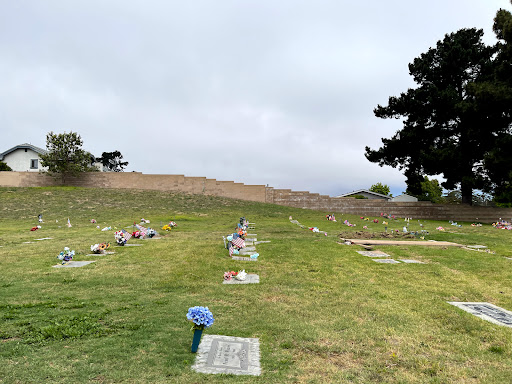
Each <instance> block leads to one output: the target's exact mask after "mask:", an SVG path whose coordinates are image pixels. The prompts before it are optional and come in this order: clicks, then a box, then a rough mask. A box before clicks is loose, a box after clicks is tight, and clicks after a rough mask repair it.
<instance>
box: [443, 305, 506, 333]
mask: <svg viewBox="0 0 512 384" xmlns="http://www.w3.org/2000/svg"><path fill="white" fill-rule="evenodd" d="M448 304H451V305H454V306H456V307H458V308H460V309H462V310H463V311H466V312H468V313H471V314H472V315H475V316H477V317H480V318H481V319H484V320H487V321H490V322H491V323H494V324H498V325H503V326H505V327H511V328H512V312H510V311H507V310H506V309H503V308H500V307H497V306H496V305H493V304H491V303H464V302H456V301H448Z"/></svg>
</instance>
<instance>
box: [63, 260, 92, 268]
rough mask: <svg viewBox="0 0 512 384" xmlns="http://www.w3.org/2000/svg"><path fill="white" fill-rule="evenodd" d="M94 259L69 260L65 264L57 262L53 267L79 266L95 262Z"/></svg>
mask: <svg viewBox="0 0 512 384" xmlns="http://www.w3.org/2000/svg"><path fill="white" fill-rule="evenodd" d="M95 262H96V260H94V261H70V262H68V263H67V264H57V265H54V266H53V268H80V267H83V266H85V265H87V264H91V263H95Z"/></svg>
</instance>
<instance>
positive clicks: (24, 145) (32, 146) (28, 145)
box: [0, 143, 47, 161]
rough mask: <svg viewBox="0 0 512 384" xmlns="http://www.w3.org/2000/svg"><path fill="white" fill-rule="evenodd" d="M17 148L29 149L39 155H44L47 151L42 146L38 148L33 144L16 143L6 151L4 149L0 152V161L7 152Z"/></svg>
mask: <svg viewBox="0 0 512 384" xmlns="http://www.w3.org/2000/svg"><path fill="white" fill-rule="evenodd" d="M18 149H31V150H33V151H34V152H36V153H39V154H41V155H44V154H45V153H47V152H46V150H45V149H43V148H39V147H36V146H35V145H32V144H28V143H25V144H20V145H17V146H15V147H12V148H11V149H8V150H7V151H5V152H3V153H0V161H1V160H3V159H4V157H5V156H7V155H8V154H9V153H11V152H14V151H16V150H18Z"/></svg>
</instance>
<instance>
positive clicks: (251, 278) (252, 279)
mask: <svg viewBox="0 0 512 384" xmlns="http://www.w3.org/2000/svg"><path fill="white" fill-rule="evenodd" d="M259 283H260V277H259V276H258V275H255V274H252V273H248V274H247V277H246V279H245V280H241V281H240V280H236V279H231V280H224V281H223V282H222V284H259Z"/></svg>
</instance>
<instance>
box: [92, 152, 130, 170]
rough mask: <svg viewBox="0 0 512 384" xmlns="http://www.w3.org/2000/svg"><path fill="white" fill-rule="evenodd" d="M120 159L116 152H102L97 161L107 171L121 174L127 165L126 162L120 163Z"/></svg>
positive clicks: (121, 156)
mask: <svg viewBox="0 0 512 384" xmlns="http://www.w3.org/2000/svg"><path fill="white" fill-rule="evenodd" d="M122 159H123V155H122V154H121V152H119V151H117V150H116V151H114V152H103V153H102V154H101V157H100V158H98V161H101V163H102V164H103V166H104V167H105V168H107V169H108V170H109V171H113V172H123V171H124V168H126V166H127V165H128V162H127V161H121V160H122Z"/></svg>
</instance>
